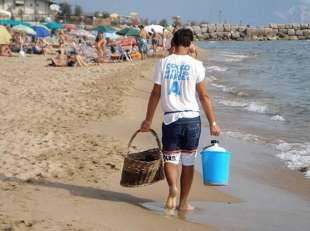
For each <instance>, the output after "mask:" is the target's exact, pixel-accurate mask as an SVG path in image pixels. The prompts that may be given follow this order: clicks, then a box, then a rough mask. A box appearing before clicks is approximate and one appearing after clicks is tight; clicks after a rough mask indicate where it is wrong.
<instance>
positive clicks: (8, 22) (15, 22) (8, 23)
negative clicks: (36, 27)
mask: <svg viewBox="0 0 310 231" xmlns="http://www.w3.org/2000/svg"><path fill="white" fill-rule="evenodd" d="M0 25H3V26H17V25H24V26H28V27H31V24H30V23H28V22H25V21H22V20H14V19H1V20H0Z"/></svg>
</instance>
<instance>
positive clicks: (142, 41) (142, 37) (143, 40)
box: [138, 25, 147, 59]
mask: <svg viewBox="0 0 310 231" xmlns="http://www.w3.org/2000/svg"><path fill="white" fill-rule="evenodd" d="M139 29H140V32H139V37H138V47H139V52H140V53H141V59H145V57H146V55H147V33H146V31H145V29H144V26H143V25H140V26H139Z"/></svg>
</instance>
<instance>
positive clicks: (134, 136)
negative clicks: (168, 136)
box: [127, 129, 161, 154]
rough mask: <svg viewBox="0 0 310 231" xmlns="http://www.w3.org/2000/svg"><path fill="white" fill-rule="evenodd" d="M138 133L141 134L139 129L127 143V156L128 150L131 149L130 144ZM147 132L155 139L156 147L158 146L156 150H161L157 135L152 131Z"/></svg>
mask: <svg viewBox="0 0 310 231" xmlns="http://www.w3.org/2000/svg"><path fill="white" fill-rule="evenodd" d="M140 132H141V131H140V129H139V130H137V131H136V132H135V133H134V134H133V135H132V137H131V139H130V140H129V143H128V153H127V154H129V149H130V147H131V144H132V142H133V140H134V139H135V138H136V136H137V135H138V134H139V133H140ZM149 132H150V133H151V134H152V135H153V136H154V137H155V139H156V143H157V145H158V148H159V150H161V143H160V140H159V138H158V135H157V133H156V132H155V131H154V130H153V129H150V130H149Z"/></svg>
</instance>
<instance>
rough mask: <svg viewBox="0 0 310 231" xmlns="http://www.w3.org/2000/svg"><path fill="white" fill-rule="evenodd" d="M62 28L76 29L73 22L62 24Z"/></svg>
mask: <svg viewBox="0 0 310 231" xmlns="http://www.w3.org/2000/svg"><path fill="white" fill-rule="evenodd" d="M64 28H65V29H66V30H76V29H77V27H76V25H74V24H64Z"/></svg>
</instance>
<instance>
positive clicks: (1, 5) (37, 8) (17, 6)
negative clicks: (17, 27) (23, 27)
mask: <svg viewBox="0 0 310 231" xmlns="http://www.w3.org/2000/svg"><path fill="white" fill-rule="evenodd" d="M52 4H53V1H51V0H0V10H6V11H9V12H11V13H12V16H14V17H15V18H22V19H26V20H39V19H43V18H46V17H49V16H51V14H52V12H51V10H50V5H52Z"/></svg>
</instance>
